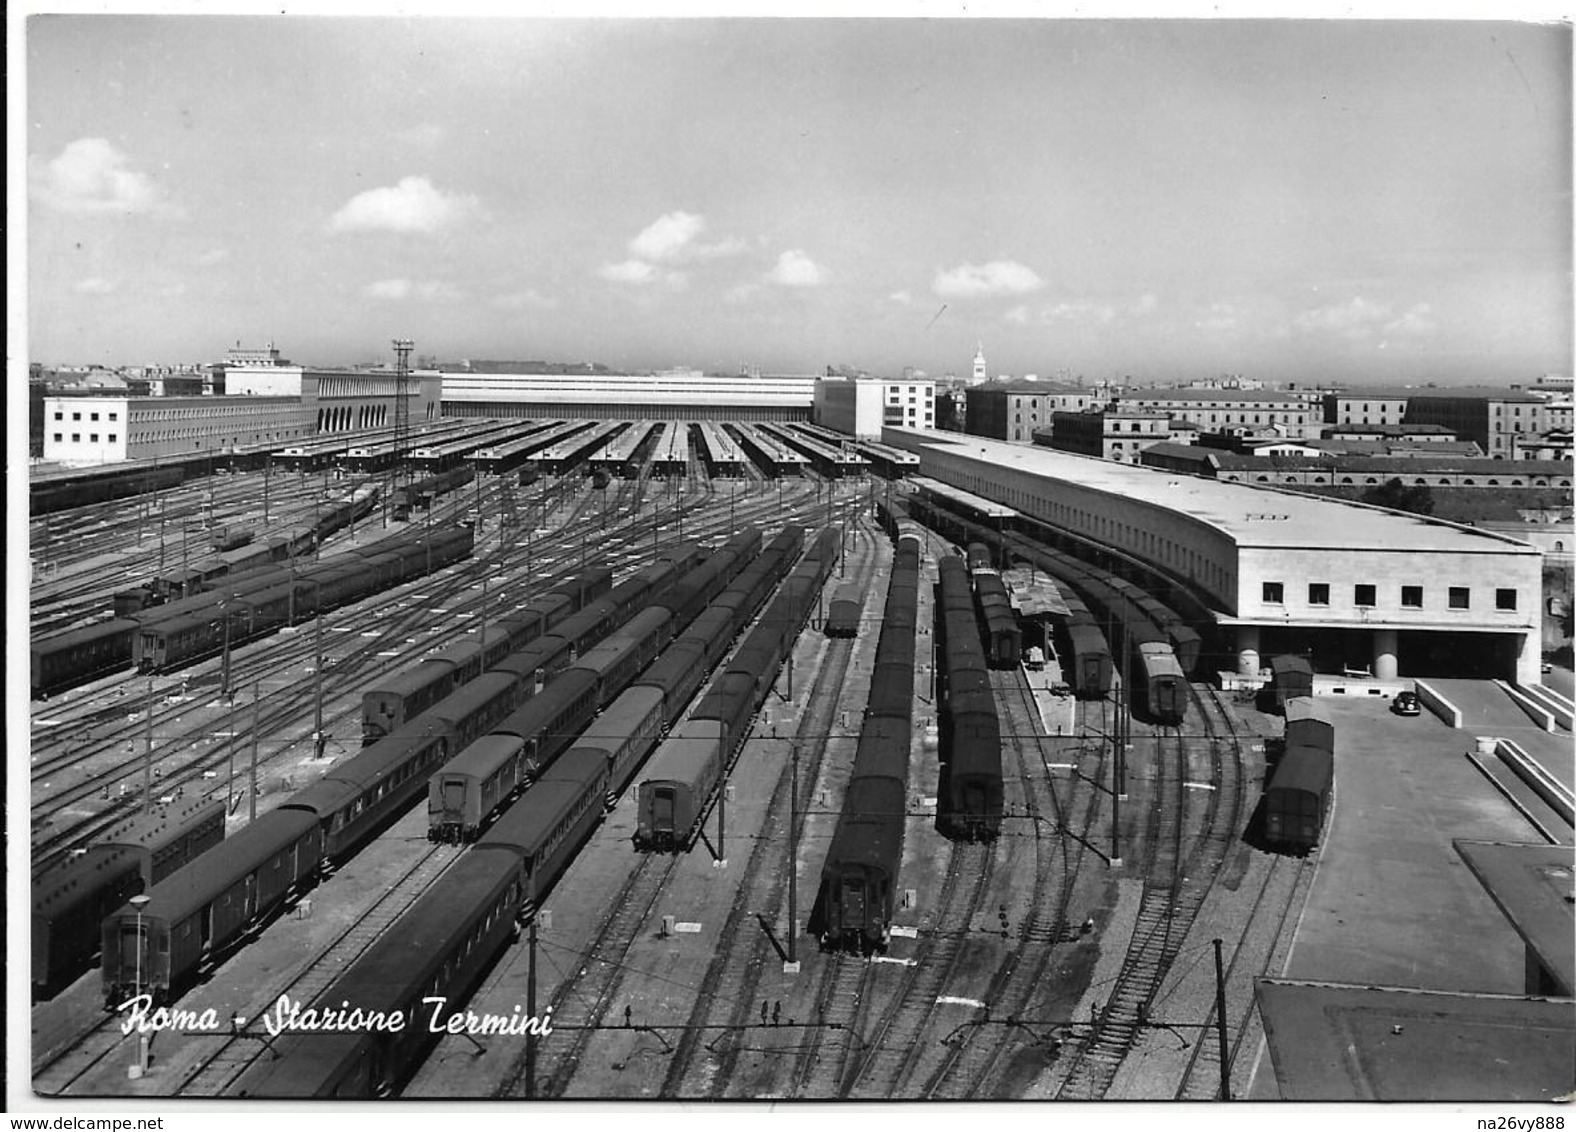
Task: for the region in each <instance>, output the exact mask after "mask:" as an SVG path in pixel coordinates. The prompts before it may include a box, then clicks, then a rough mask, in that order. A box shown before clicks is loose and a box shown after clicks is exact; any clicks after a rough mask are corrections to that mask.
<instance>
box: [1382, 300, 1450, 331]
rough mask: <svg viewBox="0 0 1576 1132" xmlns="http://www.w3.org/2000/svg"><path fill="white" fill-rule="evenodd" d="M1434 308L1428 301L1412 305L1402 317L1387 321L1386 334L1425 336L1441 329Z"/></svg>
mask: <svg viewBox="0 0 1576 1132" xmlns="http://www.w3.org/2000/svg"><path fill="white" fill-rule="evenodd" d="M1433 310H1434V308H1433V307H1432V306H1430V305H1429V304H1428V303H1418V304H1416V305H1415V306H1413V307H1411V308H1410V309H1409V310H1408V311H1407V312H1406V313H1405V314H1403V315H1402V316H1401V317H1400V318H1397V319H1395V320H1394V321H1392V322H1387V323H1385V326H1384V330H1385V333H1386V334H1401V335H1410V336H1413V337H1424V336H1426V335H1429V334H1432V333H1433V332H1434V331H1435V330H1437V329H1439V324H1438V323H1436V322H1435V321H1434V318H1433Z"/></svg>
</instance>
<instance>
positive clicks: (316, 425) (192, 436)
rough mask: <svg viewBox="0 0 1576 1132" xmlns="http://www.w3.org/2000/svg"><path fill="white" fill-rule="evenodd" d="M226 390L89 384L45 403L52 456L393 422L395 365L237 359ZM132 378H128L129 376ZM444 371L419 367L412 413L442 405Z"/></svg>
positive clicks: (192, 447) (172, 448) (267, 439)
mask: <svg viewBox="0 0 1576 1132" xmlns="http://www.w3.org/2000/svg"><path fill="white" fill-rule="evenodd" d="M226 379H227V386H226V387H227V390H228V392H227V393H226V394H223V395H205V396H204V395H199V396H162V397H161V396H138V395H134V394H132V393H130V392H129V391H128V390H126V389H125V388H121V389H118V390H113V391H111V390H102V391H98V390H84V391H82V392H77V393H71V394H68V395H63V396H56V397H48V398H46V399H45V403H44V457H45V459H48V460H55V461H59V462H61V463H66V464H104V463H114V462H118V461H121V460H139V459H152V458H156V457H163V456H187V455H191V454H193V453H202V452H215V453H218V452H227V451H230V450H233V449H237V448H247V447H250V446H253V445H269V444H286V443H289V442H290V441H293V440H301V439H306V438H310V437H314V436H318V435H321V434H324V433H330V432H345V431H350V430H354V429H367V428H379V427H384V428H386V427H390V426H392V425H393V423H394V415H395V413H394V401H395V377H394V374H393V372H392V371H378V372H367V371H361V370H338V369H320V368H313V367H309V366H297V365H275V364H272V363H268V364H263V365H257V366H231V367H228V368H227V370H226ZM122 384H123V385H124V383H122ZM439 391H440V385H439V379H438V376H437V375H436V374H428V375H426V376H424V377H423V376H421V375H417V374H412V375H411V380H410V384H409V388H408V390H407V392H406V396H407V397H408V398H409V405H410V419H411V421H412V422H417V421H427V420H433V419H435V418H436V417H437V415H438V405H439Z"/></svg>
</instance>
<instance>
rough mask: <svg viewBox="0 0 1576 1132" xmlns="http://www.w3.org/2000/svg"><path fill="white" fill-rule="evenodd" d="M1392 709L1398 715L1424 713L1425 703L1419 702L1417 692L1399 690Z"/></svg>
mask: <svg viewBox="0 0 1576 1132" xmlns="http://www.w3.org/2000/svg"><path fill="white" fill-rule="evenodd" d="M1390 710H1391V711H1393V712H1395V714H1396V715H1422V714H1423V705H1422V704H1420V703H1419V702H1418V700H1417V693H1416V692H1397V693H1396V696H1395V702H1394V703H1392V704H1391V705H1390Z"/></svg>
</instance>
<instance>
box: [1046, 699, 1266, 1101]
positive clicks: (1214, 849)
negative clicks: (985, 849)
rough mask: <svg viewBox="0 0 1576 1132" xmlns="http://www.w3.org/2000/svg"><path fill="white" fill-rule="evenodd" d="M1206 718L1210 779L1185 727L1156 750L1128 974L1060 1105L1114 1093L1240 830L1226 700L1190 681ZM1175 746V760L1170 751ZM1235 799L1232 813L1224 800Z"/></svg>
mask: <svg viewBox="0 0 1576 1132" xmlns="http://www.w3.org/2000/svg"><path fill="white" fill-rule="evenodd" d="M1189 688H1190V689H1191V690H1192V700H1193V702H1194V703H1195V705H1196V707H1197V710H1196V711H1195V712H1194V713H1193V715H1194V716H1195V717H1197V718H1200V719H1202V720H1203V721H1204V726H1205V728H1206V735H1205V736H1204V738H1205V740H1206V741H1207V744H1208V752H1207V760H1208V765H1209V772H1210V774H1211V776H1212V779H1211V781H1208V782H1202V783H1201V782H1198V781H1196V780H1191V779H1190V777H1189V775H1190V748H1189V746H1188V742H1187V738H1186V737H1185V736H1184V735H1183V734H1182V732H1181V731H1180V728H1167V729H1165V733H1164V734H1163V735H1162V736H1161V741H1160V742H1157V744H1156V760H1155V778H1154V781H1153V796H1152V798H1151V804H1150V811H1149V822H1148V829H1147V834H1146V837H1145V848H1144V854H1143V858H1142V862H1141V868H1142V876H1143V892H1142V895H1141V896H1140V898H1139V907H1138V915H1137V921H1136V923H1135V925H1134V927H1133V934H1132V938H1131V940H1130V941H1129V944H1128V949H1127V953H1126V955H1125V956H1124V958H1123V961H1122V967H1121V970H1120V971H1119V972H1118V974H1117V977H1116V980H1115V983H1114V985H1113V986H1112V988H1111V992H1110V995H1109V997H1108V998H1107V999H1106V1002H1105V1005H1104V1007H1103V1008H1102V1009H1101V1010H1100V1011H1099V1012H1098V1014H1097V1016H1096V1018H1095V1020H1094V1023H1093V1027H1092V1034H1091V1036H1090V1038H1089V1040H1088V1041H1087V1042H1086V1043H1084V1044H1083V1046H1082V1047H1081V1048H1080V1049H1078V1050H1077V1051H1076V1053H1075V1054H1074V1057H1073V1060H1072V1064H1071V1066H1070V1068H1069V1070H1068V1072H1067V1076H1066V1078H1065V1079H1064V1080H1063V1082H1062V1085H1061V1088H1060V1090H1059V1092H1058V1094H1057V1095H1058V1099H1067V1100H1099V1099H1102V1098H1103V1097H1104V1096H1105V1094H1106V1092H1107V1090H1109V1088H1110V1086H1111V1082H1112V1080H1113V1079H1114V1078H1115V1076H1116V1072H1117V1070H1118V1069H1119V1068H1120V1067H1121V1064H1122V1061H1123V1059H1124V1058H1126V1056H1127V1054H1128V1053H1129V1052H1130V1051H1131V1050H1132V1048H1133V1046H1134V1045H1135V1044H1136V1043H1137V1042H1138V1040H1139V1037H1140V1034H1141V1033H1142V1031H1143V1029H1144V1028H1145V1027H1146V1026H1147V1025H1148V1023H1149V1019H1150V1010H1151V1007H1152V1005H1153V1002H1154V1000H1155V996H1156V994H1157V993H1158V992H1159V990H1160V987H1161V984H1162V982H1163V981H1164V979H1165V977H1166V975H1167V973H1168V972H1169V971H1170V969H1171V964H1172V962H1173V961H1174V960H1175V958H1176V956H1177V954H1178V952H1179V951H1180V950H1181V948H1182V944H1183V941H1184V939H1185V938H1186V936H1187V933H1188V929H1189V928H1190V927H1191V925H1192V922H1193V918H1194V917H1195V916H1196V915H1197V913H1198V910H1199V908H1200V907H1201V906H1202V905H1203V902H1204V898H1205V896H1206V895H1207V893H1208V891H1209V887H1210V885H1211V884H1212V883H1213V881H1214V878H1215V875H1216V873H1217V871H1218V870H1219V867H1220V865H1221V863H1222V861H1223V860H1224V857H1225V852H1226V848H1227V847H1228V845H1229V844H1231V843H1232V842H1234V841H1235V839H1236V837H1237V835H1238V833H1239V825H1240V822H1239V820H1238V818H1239V815H1240V809H1241V805H1242V795H1243V789H1244V788H1243V775H1242V773H1241V751H1240V749H1239V747H1238V743H1237V740H1236V736H1235V733H1234V730H1232V731H1229V732H1228V733H1227V734H1225V735H1222V734H1221V733H1220V731H1219V730H1218V729H1217V728H1218V727H1219V721H1220V720H1222V719H1224V720H1226V721H1227V724H1226V726H1227V727H1228V728H1229V715H1227V714H1226V709H1225V707H1224V705H1223V704H1221V703H1220V701H1219V700H1218V698H1216V697H1214V694H1213V693H1210V695H1209V697H1206V696H1204V695H1203V693H1201V692H1200V691H1199V689H1198V686H1197V685H1193V684H1190V685H1189ZM1166 747H1169V748H1171V751H1170V754H1169V756H1168V757H1163V755H1162V752H1163V749H1164V748H1166ZM1197 794H1203V795H1204V796H1205V798H1206V801H1205V804H1204V806H1203V807H1202V810H1201V815H1195V816H1194V817H1193V819H1192V820H1193V823H1194V825H1195V826H1196V827H1197V828H1198V832H1197V835H1196V837H1195V838H1194V839H1192V841H1191V843H1190V842H1189V839H1188V837H1187V836H1186V832H1185V831H1186V827H1187V819H1188V816H1189V814H1190V813H1191V812H1192V811H1191V810H1190V808H1189V807H1188V805H1187V799H1188V797H1189V796H1190V795H1197ZM1223 796H1224V797H1225V798H1227V805H1226V810H1225V816H1223V815H1222V810H1221V806H1220V799H1221V798H1222V797H1223Z"/></svg>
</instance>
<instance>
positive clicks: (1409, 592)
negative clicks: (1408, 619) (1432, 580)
mask: <svg viewBox="0 0 1576 1132" xmlns="http://www.w3.org/2000/svg"><path fill="white" fill-rule="evenodd" d="M1401 608H1402V609H1422V608H1423V587H1422V586H1402V587H1401Z"/></svg>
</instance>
